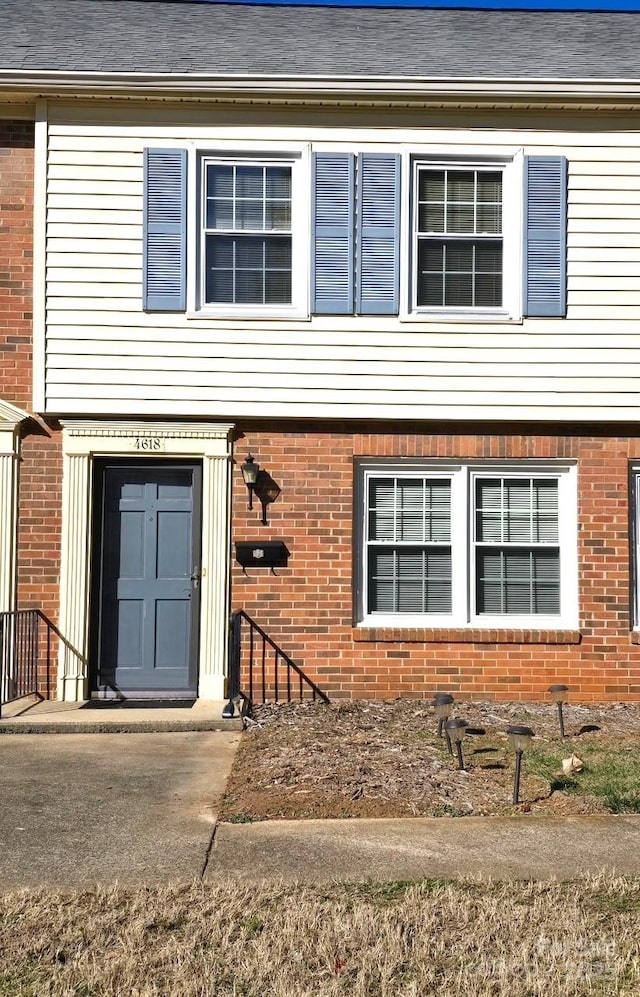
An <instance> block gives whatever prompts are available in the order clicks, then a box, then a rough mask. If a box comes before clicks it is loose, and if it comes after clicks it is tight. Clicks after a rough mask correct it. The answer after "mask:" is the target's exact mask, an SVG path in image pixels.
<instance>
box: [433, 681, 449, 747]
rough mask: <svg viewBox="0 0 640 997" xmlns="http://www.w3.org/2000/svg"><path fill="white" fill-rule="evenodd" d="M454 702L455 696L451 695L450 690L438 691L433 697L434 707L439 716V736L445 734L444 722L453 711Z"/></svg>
mask: <svg viewBox="0 0 640 997" xmlns="http://www.w3.org/2000/svg"><path fill="white" fill-rule="evenodd" d="M453 703H454V699H453V696H451V695H449V693H448V692H437V693H436V694H435V696H434V697H433V708H434V710H435V711H436V716H437V718H438V737H443V736H444V735H443V728H444V722H445V720H448V718H449V717H450V716H451V714H452V713H453Z"/></svg>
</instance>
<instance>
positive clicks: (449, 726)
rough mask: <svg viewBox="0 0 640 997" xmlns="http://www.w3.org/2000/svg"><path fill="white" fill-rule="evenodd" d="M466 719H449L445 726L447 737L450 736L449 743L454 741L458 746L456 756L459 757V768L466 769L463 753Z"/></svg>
mask: <svg viewBox="0 0 640 997" xmlns="http://www.w3.org/2000/svg"><path fill="white" fill-rule="evenodd" d="M468 726H469V725H468V724H467V721H466V720H456V719H452V720H447V721H446V723H445V725H444V728H445V730H446V732H447V737H448V738H449V743H450V744H451V742H453V743H454V744H455V746H456V756H457V759H458V768H459V769H461V770H464V756H463V754H462V742H463V741H464V735H465V733H466V730H467V727H468Z"/></svg>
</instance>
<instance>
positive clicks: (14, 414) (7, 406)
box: [0, 398, 30, 429]
mask: <svg viewBox="0 0 640 997" xmlns="http://www.w3.org/2000/svg"><path fill="white" fill-rule="evenodd" d="M29 418H30V416H29V413H28V412H24V411H23V410H22V409H21V408H18V407H17V405H11V403H10V402H3V401H2V399H1V398H0V429H6V428H8V427H10V428H11V429H15V427H16V426H18V425H19V424H20V423H21V422H24V420H25V419H29Z"/></svg>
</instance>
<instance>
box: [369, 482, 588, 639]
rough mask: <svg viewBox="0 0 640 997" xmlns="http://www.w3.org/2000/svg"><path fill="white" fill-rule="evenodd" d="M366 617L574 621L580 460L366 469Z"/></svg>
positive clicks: (377, 620)
mask: <svg viewBox="0 0 640 997" xmlns="http://www.w3.org/2000/svg"><path fill="white" fill-rule="evenodd" d="M360 488H361V502H360V503H359V504H360V508H361V509H362V512H363V515H362V523H361V528H360V530H359V534H360V537H361V557H360V558H359V562H360V577H359V580H358V602H359V619H360V621H361V622H366V623H368V624H370V625H383V624H384V623H389V624H390V625H395V626H397V625H402V624H403V623H404V622H406V624H407V625H409V626H415V625H416V623H417V622H418V621H421V620H423V621H424V623H425V625H429V626H433V625H446V626H452V625H453V626H464V625H474V626H496V625H499V626H505V627H506V626H509V627H513V626H529V627H531V626H537V627H540V626H548V625H552V626H556V627H558V626H562V627H573V626H576V625H577V596H576V589H577V584H576V563H577V541H576V494H575V468H572V467H567V466H563V467H562V468H560V467H553V466H552V467H550V466H549V465H537V464H534V465H532V464H527V465H518V466H509V467H498V466H495V465H492V466H485V467H481V466H478V465H473V466H472V465H457V466H455V467H454V466H451V465H447V464H444V463H443V464H429V465H424V466H422V467H421V466H418V465H412V466H411V467H404V466H403V467H402V468H399V467H394V466H393V465H387V464H363V465H362V466H361V468H360Z"/></svg>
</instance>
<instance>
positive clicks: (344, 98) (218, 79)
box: [0, 69, 640, 107]
mask: <svg viewBox="0 0 640 997" xmlns="http://www.w3.org/2000/svg"><path fill="white" fill-rule="evenodd" d="M1 91H5V92H6V91H11V92H13V93H21V94H25V95H32V96H33V95H37V96H39V97H46V96H64V95H67V96H84V97H96V96H98V97H99V96H110V97H113V96H121V97H129V98H130V97H139V98H140V97H142V98H149V97H151V98H152V97H159V98H171V97H176V98H182V99H185V98H186V99H189V98H191V99H193V98H202V97H207V98H213V99H216V98H217V99H222V100H234V101H238V100H289V101H290V100H296V101H318V100H322V101H331V102H339V103H342V102H347V103H351V102H358V103H359V102H366V103H371V102H374V103H377V102H383V103H388V102H395V101H400V102H403V103H405V102H412V103H413V102H416V103H422V104H425V103H426V104H430V103H436V104H438V105H442V104H460V103H462V104H468V103H469V102H471V103H481V104H486V103H490V104H501V105H507V104H514V103H516V104H517V105H522V104H531V105H532V106H535V105H544V106H547V105H549V104H567V105H568V104H571V105H580V106H589V107H591V106H593V107H632V106H636V105H638V104H639V103H640V79H602V80H594V79H577V78H576V79H570V78H568V79H561V78H557V79H536V80H532V79H525V78H513V79H509V78H504V77H483V78H481V79H470V78H456V77H449V78H447V77H440V78H431V79H426V78H421V77H417V76H357V77H354V76H316V75H304V76H287V75H259V74H225V75H213V74H208V73H142V72H136V73H121V72H116V73H113V72H74V73H68V72H64V71H59V70H52V71H34V70H23V69H22V70H21V69H18V70H16V69H0V92H1Z"/></svg>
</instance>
